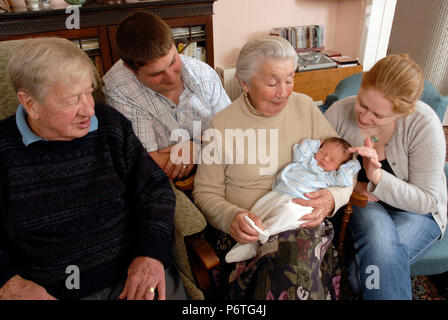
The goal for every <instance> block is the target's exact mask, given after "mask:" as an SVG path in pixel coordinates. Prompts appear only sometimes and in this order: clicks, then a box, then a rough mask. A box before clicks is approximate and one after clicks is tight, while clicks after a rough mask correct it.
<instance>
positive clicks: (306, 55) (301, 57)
mask: <svg viewBox="0 0 448 320" xmlns="http://www.w3.org/2000/svg"><path fill="white" fill-rule="evenodd" d="M297 57H298V63H297V71H308V70H318V69H328V68H335V67H336V66H337V63H336V62H334V61H333V60H331V59H330V58H328V57H327V56H325V55H323V54H322V53H320V52H301V53H298V54H297Z"/></svg>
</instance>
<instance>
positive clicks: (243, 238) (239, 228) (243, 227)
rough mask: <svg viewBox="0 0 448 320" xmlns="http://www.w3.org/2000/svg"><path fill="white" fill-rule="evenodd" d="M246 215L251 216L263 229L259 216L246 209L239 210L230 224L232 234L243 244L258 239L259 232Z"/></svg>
mask: <svg viewBox="0 0 448 320" xmlns="http://www.w3.org/2000/svg"><path fill="white" fill-rule="evenodd" d="M245 216H249V218H250V219H251V220H252V221H253V222H254V223H255V225H256V226H257V227H259V228H260V229H261V230H263V227H262V222H261V220H260V218H259V217H258V216H256V215H255V214H253V213H252V212H249V211H246V210H242V211H240V212H238V213H237V215H236V216H235V218H233V221H232V224H231V225H230V235H231V236H232V237H233V238H234V239H235V240H236V241H237V242H238V243H241V244H245V243H252V242H255V241H257V240H258V232H257V231H256V230H255V229H254V228H252V227H251V226H250V224H249V223H248V222H247V221H246V220H245V219H244V217H245Z"/></svg>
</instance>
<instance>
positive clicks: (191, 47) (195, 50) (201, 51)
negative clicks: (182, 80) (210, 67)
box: [177, 41, 205, 62]
mask: <svg viewBox="0 0 448 320" xmlns="http://www.w3.org/2000/svg"><path fill="white" fill-rule="evenodd" d="M177 51H178V52H179V53H180V54H183V55H185V56H189V57H193V58H195V59H198V60H201V61H204V62H205V48H204V47H202V46H198V43H197V42H196V41H192V42H189V43H183V42H181V43H179V44H178V45H177Z"/></svg>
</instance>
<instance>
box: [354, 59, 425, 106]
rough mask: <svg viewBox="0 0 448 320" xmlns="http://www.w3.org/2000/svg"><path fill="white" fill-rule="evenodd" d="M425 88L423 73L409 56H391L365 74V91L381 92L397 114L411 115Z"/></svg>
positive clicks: (363, 84)
mask: <svg viewBox="0 0 448 320" xmlns="http://www.w3.org/2000/svg"><path fill="white" fill-rule="evenodd" d="M423 87H424V77H423V72H422V70H421V69H420V67H419V66H418V65H417V63H415V62H414V61H413V60H412V59H411V58H410V57H409V56H408V55H407V54H399V55H390V56H387V57H385V58H383V59H381V60H379V61H378V62H377V63H375V65H374V66H373V67H372V68H371V69H370V70H369V71H367V72H365V73H364V75H363V77H362V82H361V88H363V89H375V90H378V91H380V92H381V93H382V94H384V96H385V97H386V98H387V99H388V100H389V101H390V102H392V104H393V105H394V111H395V112H396V113H404V114H410V113H412V112H413V111H414V109H415V102H416V101H417V100H418V98H419V97H420V95H421V93H422V91H423Z"/></svg>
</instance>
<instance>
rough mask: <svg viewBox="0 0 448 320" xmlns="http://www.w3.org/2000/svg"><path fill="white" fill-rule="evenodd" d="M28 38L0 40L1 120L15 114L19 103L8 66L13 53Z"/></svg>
mask: <svg viewBox="0 0 448 320" xmlns="http://www.w3.org/2000/svg"><path fill="white" fill-rule="evenodd" d="M25 41H26V40H11V41H2V42H0V70H2V72H0V120H1V119H4V118H7V117H9V116H11V115H13V114H14V113H15V112H16V110H17V107H18V105H19V101H18V100H17V96H16V93H15V91H14V89H13V87H12V85H11V80H10V79H9V76H8V72H6V70H7V66H8V61H9V59H10V57H11V55H12V53H13V52H14V51H15V50H16V49H17V48H18V47H19V46H20V45H22V44H23V43H24V42H25Z"/></svg>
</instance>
